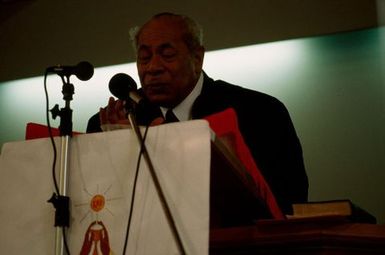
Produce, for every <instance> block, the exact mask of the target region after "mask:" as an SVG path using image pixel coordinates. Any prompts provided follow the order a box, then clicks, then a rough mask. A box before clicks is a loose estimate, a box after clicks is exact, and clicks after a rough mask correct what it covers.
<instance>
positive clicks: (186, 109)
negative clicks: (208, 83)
mask: <svg viewBox="0 0 385 255" xmlns="http://www.w3.org/2000/svg"><path fill="white" fill-rule="evenodd" d="M202 87H203V72H202V73H201V74H200V76H199V79H198V81H197V83H196V85H195V87H194V89H193V90H192V91H191V92H190V94H189V95H188V96H187V97H186V98H185V99H184V100H183V101H182V102H181V103H180V104H178V105H177V106H175V107H174V108H173V109H172V111H173V113H174V114H175V116H176V117H177V118H178V120H179V121H186V120H191V118H192V115H191V110H192V106H193V104H194V102H195V99H196V98H197V97H198V96H199V95H200V94H201V92H202ZM160 109H161V110H162V113H163V116H165V115H166V112H167V110H168V108H165V107H160Z"/></svg>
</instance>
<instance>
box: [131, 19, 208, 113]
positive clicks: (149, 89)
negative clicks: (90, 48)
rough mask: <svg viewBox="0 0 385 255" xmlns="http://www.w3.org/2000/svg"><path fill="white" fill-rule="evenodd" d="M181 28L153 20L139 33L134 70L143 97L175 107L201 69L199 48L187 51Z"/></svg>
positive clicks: (190, 89)
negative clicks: (137, 76)
mask: <svg viewBox="0 0 385 255" xmlns="http://www.w3.org/2000/svg"><path fill="white" fill-rule="evenodd" d="M183 32H184V31H183V28H182V26H180V25H179V24H178V22H177V21H176V20H173V19H170V18H169V17H162V18H158V19H154V20H152V21H150V22H149V23H147V24H146V25H145V26H144V27H143V28H142V30H141V32H140V34H139V37H138V42H137V49H138V55H137V68H138V74H139V78H140V82H141V84H142V88H143V91H144V93H145V95H146V97H147V98H148V99H149V100H150V101H151V102H152V103H155V104H157V105H160V106H164V107H169V108H172V107H175V106H176V105H178V104H179V103H180V102H181V101H183V99H184V98H185V97H186V96H188V94H189V93H190V92H191V91H192V90H193V88H194V86H195V84H196V82H197V80H198V78H199V75H200V73H201V70H202V62H203V49H202V50H197V51H195V52H194V53H192V52H190V50H189V49H188V47H187V45H186V43H185V42H184V41H183V38H182V35H183Z"/></svg>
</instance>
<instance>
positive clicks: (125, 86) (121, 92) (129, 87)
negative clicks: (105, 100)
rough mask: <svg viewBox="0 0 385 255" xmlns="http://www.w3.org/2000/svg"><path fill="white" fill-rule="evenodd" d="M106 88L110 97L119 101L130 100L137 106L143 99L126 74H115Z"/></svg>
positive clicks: (133, 82)
mask: <svg viewBox="0 0 385 255" xmlns="http://www.w3.org/2000/svg"><path fill="white" fill-rule="evenodd" d="M108 88H109V89H110V92H111V93H112V95H114V96H116V97H117V98H119V99H120V100H124V101H129V99H132V100H133V101H134V102H135V103H137V104H139V102H140V101H142V100H143V98H142V97H141V96H140V95H139V94H138V93H137V92H136V89H137V86H136V82H135V81H134V79H132V78H131V76H129V75H128V74H125V73H118V74H115V75H114V76H113V77H112V78H111V80H110V82H109V84H108Z"/></svg>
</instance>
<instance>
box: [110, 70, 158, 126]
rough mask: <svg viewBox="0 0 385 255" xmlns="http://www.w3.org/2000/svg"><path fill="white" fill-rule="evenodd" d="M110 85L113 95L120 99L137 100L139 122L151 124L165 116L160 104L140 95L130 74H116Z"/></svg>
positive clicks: (136, 112)
mask: <svg viewBox="0 0 385 255" xmlns="http://www.w3.org/2000/svg"><path fill="white" fill-rule="evenodd" d="M108 87H109V89H110V92H111V93H112V95H114V96H115V97H117V98H119V99H120V100H124V101H126V102H129V101H133V102H135V104H136V107H135V115H136V119H137V122H138V124H140V125H149V124H150V123H151V122H152V121H153V120H155V119H156V118H159V117H162V118H163V115H162V112H161V110H160V108H159V107H158V106H155V105H153V104H152V103H150V102H149V101H148V100H147V99H146V98H143V97H142V96H141V95H139V93H138V91H137V86H136V82H135V81H134V79H132V78H131V76H129V75H128V74H125V73H118V74H115V75H114V76H113V77H112V78H111V80H110V82H109V84H108ZM128 105H129V104H127V106H128Z"/></svg>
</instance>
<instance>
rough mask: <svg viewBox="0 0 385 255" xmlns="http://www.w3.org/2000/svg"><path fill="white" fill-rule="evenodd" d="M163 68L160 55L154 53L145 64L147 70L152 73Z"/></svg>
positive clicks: (156, 72) (158, 71)
mask: <svg viewBox="0 0 385 255" xmlns="http://www.w3.org/2000/svg"><path fill="white" fill-rule="evenodd" d="M163 70H164V66H163V62H162V59H161V57H160V56H158V55H155V56H153V57H152V58H151V60H150V62H149V63H148V66H147V71H148V72H149V73H152V74H158V73H160V72H162V71H163Z"/></svg>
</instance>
